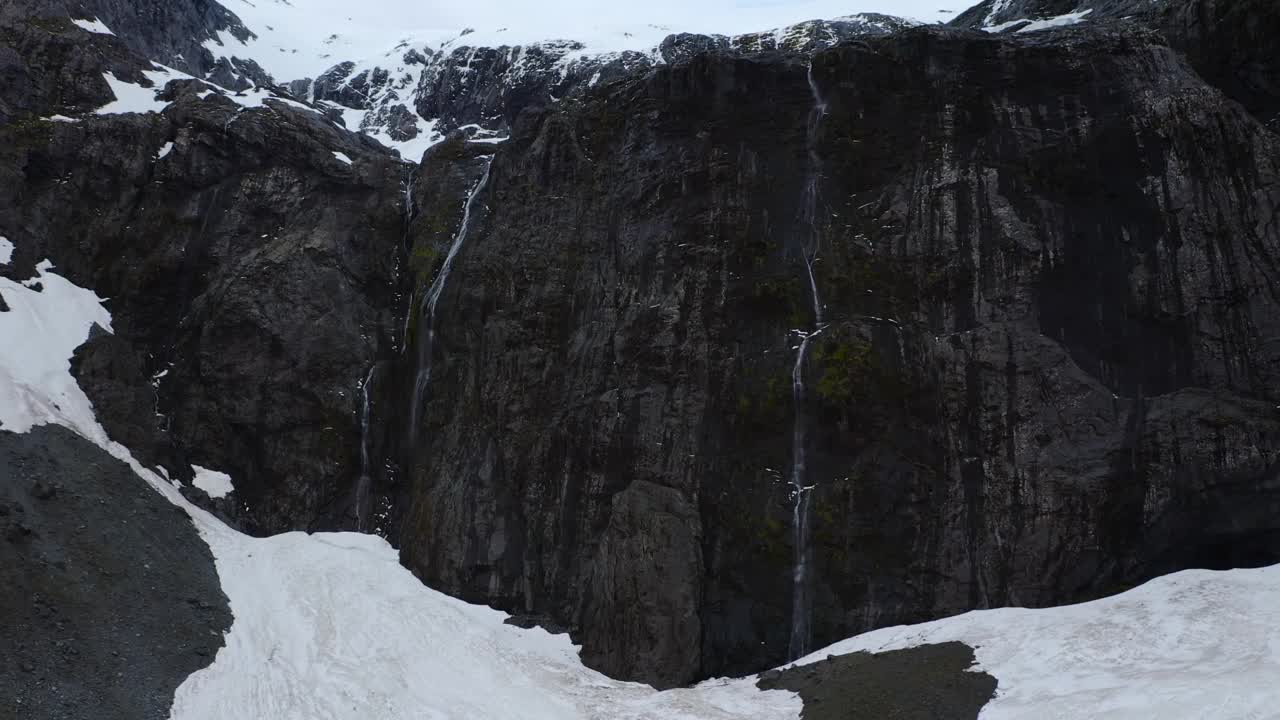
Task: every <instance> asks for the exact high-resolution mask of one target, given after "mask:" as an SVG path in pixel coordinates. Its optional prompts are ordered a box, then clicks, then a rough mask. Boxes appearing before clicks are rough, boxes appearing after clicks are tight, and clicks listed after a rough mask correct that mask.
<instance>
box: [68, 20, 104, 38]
mask: <svg viewBox="0 0 1280 720" xmlns="http://www.w3.org/2000/svg"><path fill="white" fill-rule="evenodd" d="M71 22H72V23H74V24H75V25H76V27H79V28H82V29H84V30H88V31H89V32H91V33H97V34H99V35H115V33H113V32H111V28H109V27H107V26H106V24H104V23H103V22H102V21H101V20H99V19H98V18H96V17H95V18H94V19H92V20H80V19H78V18H72V19H71Z"/></svg>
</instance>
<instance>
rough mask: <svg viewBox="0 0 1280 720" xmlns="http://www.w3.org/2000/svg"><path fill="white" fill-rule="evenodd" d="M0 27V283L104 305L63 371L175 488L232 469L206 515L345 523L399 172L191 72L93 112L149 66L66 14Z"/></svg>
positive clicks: (383, 297)
mask: <svg viewBox="0 0 1280 720" xmlns="http://www.w3.org/2000/svg"><path fill="white" fill-rule="evenodd" d="M0 31H2V32H4V33H5V35H4V37H5V39H6V42H8V43H10V45H9V47H10V48H12V50H11V51H10V52H12V53H13V55H11V57H12V56H15V55H16V58H17V61H16V62H15V63H14V64H12V65H10V66H9V70H8V72H9V73H11V74H13V75H15V76H17V77H19V78H23V79H24V82H23V84H15V85H9V84H6V85H5V86H4V88H3V89H2V90H0V115H3V117H4V118H5V119H6V120H7V122H5V123H4V124H3V125H0V234H3V235H5V236H7V237H9V238H11V239H12V240H13V242H14V244H15V245H16V251H15V254H14V264H13V266H12V267H11V268H10V270H11V271H12V272H13V273H15V275H14V277H19V278H21V277H27V276H29V274H30V268H31V267H32V266H33V265H34V264H35V263H36V262H39V261H40V260H42V259H45V258H49V259H51V260H52V261H53V262H55V264H56V265H57V266H58V267H59V272H62V273H64V274H65V275H67V276H68V277H69V278H71V279H72V280H73V281H75V282H76V283H78V284H80V285H82V286H85V287H91V288H93V289H94V290H95V291H97V292H98V294H99V295H101V296H103V297H107V298H110V301H109V303H108V305H109V309H110V310H111V312H112V315H113V317H114V323H115V329H116V333H115V335H114V336H102V337H99V338H97V339H95V340H93V341H91V342H89V343H88V344H87V345H86V346H85V347H84V348H82V350H81V351H80V353H79V354H78V357H77V362H76V371H77V373H78V376H79V378H80V381H81V383H82V384H83V385H84V386H85V389H86V392H87V393H88V394H89V396H90V398H91V399H92V400H93V401H94V403H95V406H96V407H97V408H98V411H99V416H100V419H101V421H102V423H103V425H104V426H105V427H106V428H107V430H108V431H109V432H110V434H111V435H112V437H113V438H115V439H117V440H119V441H121V442H123V443H125V444H126V445H127V446H129V447H130V448H131V449H132V450H133V451H134V452H135V453H137V455H138V457H139V458H140V459H141V460H143V461H144V462H146V463H147V464H148V465H156V464H160V465H163V466H165V467H166V468H167V469H168V470H169V472H171V473H172V474H173V475H174V476H175V477H178V478H181V479H189V477H190V475H191V469H190V466H191V464H193V463H195V464H199V465H201V466H204V467H210V468H216V469H218V470H221V471H224V472H227V473H230V474H232V475H233V476H234V477H235V478H237V485H236V488H237V493H236V497H235V498H234V499H233V500H232V501H228V502H226V503H223V505H222V506H221V507H219V510H221V511H222V512H223V513H224V514H226V515H228V516H229V517H230V518H231V519H232V520H233V521H235V522H237V523H238V524H240V525H241V526H242V527H244V528H245V529H248V530H252V531H258V532H278V531H282V530H287V529H293V528H298V527H312V526H334V525H338V526H341V525H344V524H345V523H346V521H345V520H344V518H348V517H350V516H351V512H352V510H351V505H352V501H351V496H352V493H353V492H354V488H355V487H356V483H357V480H358V477H359V475H360V451H359V442H358V438H359V436H360V434H361V433H360V410H361V386H362V383H363V380H364V378H365V376H366V374H367V372H368V370H369V368H370V367H371V366H372V365H373V364H374V362H375V360H376V358H378V357H379V356H382V355H389V354H390V353H391V346H392V344H393V342H394V341H393V335H394V333H395V332H397V330H398V328H397V325H396V322H395V314H396V313H397V311H398V308H399V303H398V300H397V298H396V297H395V287H394V286H395V280H394V278H395V277H396V273H397V264H398V263H399V262H400V261H401V259H402V257H403V252H402V251H401V250H400V242H401V239H402V238H403V235H404V214H403V212H404V211H403V202H402V197H403V188H404V185H405V183H406V181H407V177H408V167H407V166H405V165H403V164H401V163H400V162H399V161H398V160H397V159H396V158H395V157H394V156H392V155H391V154H390V153H388V152H387V151H386V149H385V148H383V147H382V146H380V145H378V144H377V143H376V142H374V141H372V140H370V139H368V138H365V137H362V136H360V135H356V134H352V133H350V132H347V131H345V130H343V129H342V128H341V127H340V126H335V125H334V124H333V123H332V122H330V121H329V120H327V119H326V118H324V117H322V116H321V115H320V114H319V113H318V112H317V111H316V110H313V109H308V108H307V107H305V106H302V105H300V104H299V103H297V102H294V101H288V100H285V99H272V98H267V99H261V97H260V96H255V97H257V99H254V97H250V96H242V97H237V96H234V95H232V94H230V93H225V92H214V91H213V90H212V88H211V87H210V86H207V85H205V84H203V83H201V82H199V81H195V80H178V81H173V82H169V83H168V85H167V87H164V88H160V87H154V88H153V89H152V90H153V91H154V92H157V93H161V95H160V96H161V97H162V98H164V100H165V102H167V103H168V104H167V106H165V102H161V103H160V105H161V106H165V108H164V110H163V112H149V113H125V114H114V115H98V114H95V112H94V109H95V108H97V107H100V106H102V105H104V104H106V103H107V102H108V101H110V100H111V99H112V98H113V96H112V91H111V88H110V86H109V84H108V82H107V80H106V79H105V78H104V73H111V74H112V77H114V78H116V79H118V80H120V81H124V82H131V83H135V84H138V85H142V84H145V83H148V82H150V81H149V80H148V78H147V76H146V75H144V71H149V70H150V65H149V63H146V62H145V61H143V60H142V59H141V58H139V57H138V56H137V55H136V54H134V53H132V52H131V51H130V50H129V48H128V46H127V45H126V43H124V41H123V40H121V39H120V38H118V37H113V36H109V35H102V34H89V33H84V32H82V31H81V30H79V28H77V27H75V26H73V25H71V23H70V22H69V21H67V20H66V19H65V18H57V17H54V18H46V17H43V16H39V15H33V16H29V17H27V18H24V19H19V20H17V21H15V22H13V23H10V24H7V25H5V26H3V28H0ZM50 68H53V69H54V70H53V72H50ZM138 90H140V91H141V90H142V88H141V87H139V88H138ZM144 92H145V91H144ZM54 115H61V116H63V117H64V118H65V119H63V120H50V119H48V118H50V117H52V116H54ZM204 500H207V499H204ZM325 518H328V520H327V521H326V520H325Z"/></svg>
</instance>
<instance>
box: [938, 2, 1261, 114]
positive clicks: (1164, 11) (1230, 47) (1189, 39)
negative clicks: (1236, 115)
mask: <svg viewBox="0 0 1280 720" xmlns="http://www.w3.org/2000/svg"><path fill="white" fill-rule="evenodd" d="M1084 10H1087V11H1089V12H1088V14H1087V15H1086V16H1085V19H1086V20H1088V22H1090V23H1116V24H1128V25H1140V26H1145V27H1149V28H1153V29H1155V30H1158V31H1159V32H1161V33H1162V34H1163V35H1164V37H1165V38H1166V39H1167V41H1168V42H1169V43H1170V44H1171V45H1172V46H1173V47H1174V48H1176V49H1178V50H1179V51H1181V52H1183V53H1185V54H1186V56H1187V58H1188V60H1190V62H1191V64H1192V66H1193V67H1194V68H1195V69H1196V70H1197V71H1198V72H1199V73H1200V74H1201V75H1203V76H1204V77H1205V78H1206V79H1207V80H1208V81H1209V82H1210V83H1211V84H1213V85H1214V86H1216V87H1218V88H1219V89H1221V90H1223V91H1224V92H1225V93H1226V94H1227V95H1229V96H1230V97H1231V98H1232V99H1234V100H1236V101H1237V102H1240V103H1241V104H1243V105H1244V106H1245V107H1247V108H1249V110H1251V111H1252V112H1254V113H1255V114H1256V115H1258V117H1259V118H1261V119H1262V121H1263V122H1264V123H1267V124H1268V125H1270V126H1271V128H1272V129H1273V130H1274V129H1277V127H1276V125H1275V123H1276V118H1277V115H1280V84H1278V83H1277V80H1276V78H1277V77H1280V72H1278V71H1280V67H1277V63H1278V62H1280V45H1278V44H1277V43H1278V42H1280V41H1277V40H1276V38H1277V37H1278V36H1280V7H1277V6H1276V4H1275V3H1273V2H1269V1H1268V0H1161V1H1159V2H1150V1H1149V0H1085V1H1084V2H1079V1H1078V0H985V1H984V2H982V3H979V4H978V5H975V6H974V7H972V8H970V9H969V10H967V11H965V12H964V13H962V14H961V15H959V16H958V17H957V18H956V19H955V20H954V21H953V22H952V24H953V25H955V26H957V27H965V28H974V29H977V28H981V27H984V26H998V27H1001V28H1003V31H1004V32H1017V31H1018V30H1019V29H1020V28H1022V27H1025V26H1026V24H1025V23H1020V22H1018V21H1020V20H1038V19H1042V18H1050V17H1056V16H1060V15H1064V14H1067V13H1078V12H1081V11H1084Z"/></svg>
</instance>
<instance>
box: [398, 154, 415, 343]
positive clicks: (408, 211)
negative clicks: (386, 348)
mask: <svg viewBox="0 0 1280 720" xmlns="http://www.w3.org/2000/svg"><path fill="white" fill-rule="evenodd" d="M417 173H418V168H417V167H416V166H415V167H414V168H413V169H412V170H410V171H409V177H408V178H407V179H406V180H405V183H404V237H403V238H401V243H402V245H403V246H404V248H405V251H406V252H408V250H409V234H410V233H411V232H413V190H414V185H415V183H416V180H417ZM415 292H417V288H410V290H409V302H408V305H407V307H408V309H406V310H405V313H404V329H403V330H401V331H400V352H401V353H407V352H409V318H410V317H412V316H413V309H412V308H413V296H414V293H415Z"/></svg>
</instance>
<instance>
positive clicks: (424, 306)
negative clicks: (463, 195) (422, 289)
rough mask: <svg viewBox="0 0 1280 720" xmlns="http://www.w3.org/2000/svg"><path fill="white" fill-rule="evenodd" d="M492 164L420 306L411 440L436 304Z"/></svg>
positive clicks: (489, 161)
mask: <svg viewBox="0 0 1280 720" xmlns="http://www.w3.org/2000/svg"><path fill="white" fill-rule="evenodd" d="M492 165H493V156H492V155H490V156H488V157H486V158H485V166H484V175H482V176H481V177H480V182H478V183H476V186H475V187H474V188H472V189H471V193H470V194H469V195H468V196H467V203H466V205H464V206H463V210H462V224H461V225H460V226H458V232H457V234H456V235H454V236H453V243H452V244H451V245H450V246H449V254H448V255H446V256H445V259H444V264H443V265H441V266H440V272H439V273H437V274H436V278H435V280H434V281H432V283H431V287H430V288H428V289H427V292H426V294H425V295H423V296H422V302H421V303H420V305H419V307H418V317H419V319H418V322H419V324H420V325H421V327H419V329H418V333H419V340H418V342H417V346H418V364H417V368H418V371H417V373H416V375H415V376H414V381H413V397H412V399H411V403H412V404H411V407H410V411H409V440H410V443H412V442H413V441H414V439H416V438H417V436H418V424H419V423H420V422H421V420H422V406H423V404H424V402H425V399H426V398H425V395H426V390H427V385H428V384H429V383H430V382H431V369H432V368H431V363H432V355H433V351H434V350H435V343H436V306H437V305H438V304H439V302H440V295H441V293H443V292H444V287H445V284H446V283H447V282H449V272H450V271H451V270H452V269H453V262H454V260H455V259H456V258H457V257H458V251H459V250H461V249H462V245H463V243H465V242H466V240H467V232H468V230H469V229H470V228H471V218H472V214H473V211H474V210H475V204H476V200H477V199H478V198H479V197H480V194H481V193H482V192H484V189H485V186H486V185H488V184H489V168H490V167H491V166H492Z"/></svg>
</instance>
